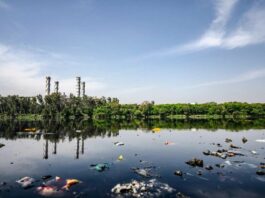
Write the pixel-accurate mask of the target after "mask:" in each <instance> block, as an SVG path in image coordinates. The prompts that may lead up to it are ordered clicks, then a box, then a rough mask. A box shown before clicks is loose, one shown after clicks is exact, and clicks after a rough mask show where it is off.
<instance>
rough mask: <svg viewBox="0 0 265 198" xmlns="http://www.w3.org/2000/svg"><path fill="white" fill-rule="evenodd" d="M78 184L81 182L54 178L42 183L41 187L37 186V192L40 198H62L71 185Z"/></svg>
mask: <svg viewBox="0 0 265 198" xmlns="http://www.w3.org/2000/svg"><path fill="white" fill-rule="evenodd" d="M78 183H81V181H79V180H77V179H66V180H64V179H62V178H60V177H58V176H56V177H55V178H54V179H51V180H49V181H47V182H44V183H43V185H41V186H39V187H38V188H37V192H38V193H39V194H40V195H42V196H47V197H48V196H52V197H62V196H64V195H65V193H66V192H67V191H68V190H69V189H70V188H71V187H72V186H73V185H76V184H78Z"/></svg>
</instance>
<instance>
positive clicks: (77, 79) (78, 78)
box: [76, 77, 81, 97]
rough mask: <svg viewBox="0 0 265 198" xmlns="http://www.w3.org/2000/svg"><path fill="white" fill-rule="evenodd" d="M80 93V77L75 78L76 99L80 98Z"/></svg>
mask: <svg viewBox="0 0 265 198" xmlns="http://www.w3.org/2000/svg"><path fill="white" fill-rule="evenodd" d="M80 91H81V77H76V92H77V97H80Z"/></svg>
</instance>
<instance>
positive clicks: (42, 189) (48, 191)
mask: <svg viewBox="0 0 265 198" xmlns="http://www.w3.org/2000/svg"><path fill="white" fill-rule="evenodd" d="M37 192H38V193H39V194H40V195H41V196H45V197H62V196H63V195H64V193H65V192H64V191H63V190H61V189H58V188H57V187H55V186H45V185H43V186H39V187H38V188H37Z"/></svg>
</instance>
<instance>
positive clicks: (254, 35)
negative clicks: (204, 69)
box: [139, 0, 265, 60]
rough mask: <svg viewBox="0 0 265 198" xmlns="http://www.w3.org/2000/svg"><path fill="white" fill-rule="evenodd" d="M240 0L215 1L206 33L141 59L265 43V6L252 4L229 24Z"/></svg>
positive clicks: (256, 3)
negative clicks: (231, 25)
mask: <svg viewBox="0 0 265 198" xmlns="http://www.w3.org/2000/svg"><path fill="white" fill-rule="evenodd" d="M237 3H239V1H238V0H216V1H215V4H214V5H215V12H216V14H215V18H214V19H213V21H212V23H211V24H210V26H209V28H208V29H207V30H206V31H205V33H204V34H203V35H202V36H200V37H199V38H198V39H197V40H195V41H192V42H188V43H187V44H184V45H179V46H175V47H171V48H168V49H164V50H159V51H156V52H151V53H149V54H147V55H145V56H141V57H140V58H139V59H140V60H141V59H145V58H152V57H160V56H168V55H175V54H183V53H184V54H185V53H190V52H194V51H200V50H204V49H207V48H221V49H228V50H229V49H234V48H239V47H245V46H248V45H254V44H261V43H265V6H264V4H259V3H258V2H254V4H253V5H252V7H251V8H250V9H249V10H248V11H246V12H245V13H243V14H242V17H241V18H239V20H238V21H237V23H236V25H235V26H234V27H231V28H228V27H227V23H228V22H229V19H230V18H231V16H232V14H233V10H234V8H235V6H236V5H237Z"/></svg>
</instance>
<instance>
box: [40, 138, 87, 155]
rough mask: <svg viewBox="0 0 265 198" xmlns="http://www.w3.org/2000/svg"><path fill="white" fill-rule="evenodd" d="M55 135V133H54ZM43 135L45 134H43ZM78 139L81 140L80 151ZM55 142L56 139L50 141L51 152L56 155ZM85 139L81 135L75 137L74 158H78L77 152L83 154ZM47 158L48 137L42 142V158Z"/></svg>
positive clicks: (56, 141)
mask: <svg viewBox="0 0 265 198" xmlns="http://www.w3.org/2000/svg"><path fill="white" fill-rule="evenodd" d="M55 135H56V134H55ZM44 136H46V134H44ZM80 139H81V140H82V141H81V144H82V145H81V151H80ZM57 143H58V140H55V141H54V142H51V144H53V145H52V148H53V151H52V154H53V155H56V154H57ZM84 143H85V141H84V138H83V137H81V138H80V137H79V136H78V137H76V152H75V158H76V159H79V154H80V152H81V154H82V155H83V154H84V150H85V144H84ZM48 158H49V139H48V138H46V139H45V142H44V145H43V159H48Z"/></svg>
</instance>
